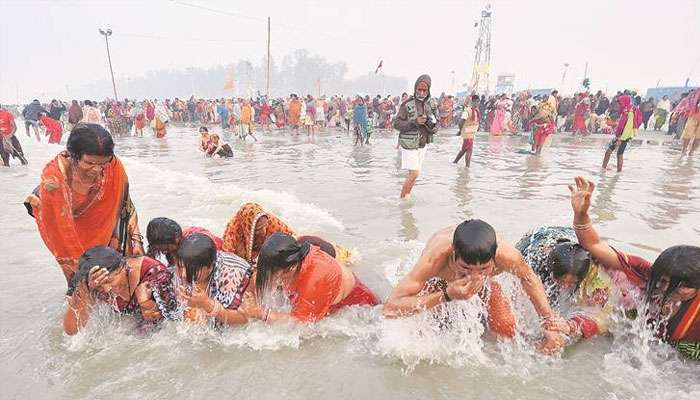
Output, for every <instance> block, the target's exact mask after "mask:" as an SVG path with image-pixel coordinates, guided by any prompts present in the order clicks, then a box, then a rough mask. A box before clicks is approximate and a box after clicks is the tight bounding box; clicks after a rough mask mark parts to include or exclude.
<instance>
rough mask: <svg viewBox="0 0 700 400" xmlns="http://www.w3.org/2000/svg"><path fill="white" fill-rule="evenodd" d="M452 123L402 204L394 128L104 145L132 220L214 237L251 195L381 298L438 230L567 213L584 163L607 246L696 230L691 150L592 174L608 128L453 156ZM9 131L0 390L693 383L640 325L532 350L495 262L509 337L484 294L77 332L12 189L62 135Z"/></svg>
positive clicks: (659, 244) (99, 320) (655, 248)
mask: <svg viewBox="0 0 700 400" xmlns="http://www.w3.org/2000/svg"><path fill="white" fill-rule="evenodd" d="M20 126H21V125H20ZM453 133H454V132H453V131H446V132H441V134H440V135H438V137H437V140H436V143H435V144H434V145H432V147H430V149H429V151H428V155H427V158H426V162H425V164H424V171H423V173H422V175H421V176H420V178H419V180H418V183H417V185H416V187H415V188H414V193H413V197H412V199H411V200H409V201H405V202H402V201H400V200H399V198H398V193H399V191H400V188H401V184H402V182H403V178H404V173H403V172H402V171H400V170H399V166H400V159H399V156H398V152H397V150H396V149H395V144H396V137H395V135H394V134H391V133H378V134H376V135H375V138H374V139H373V143H372V145H371V146H368V147H361V148H360V147H357V148H353V146H352V138H351V137H348V136H346V134H345V133H344V132H336V131H333V132H330V133H325V134H320V135H319V136H318V137H317V138H316V139H314V140H313V141H310V140H309V139H308V138H307V137H306V136H305V135H299V136H296V137H294V136H290V135H289V134H284V135H283V134H280V133H272V134H268V135H260V142H258V143H255V144H247V143H242V142H239V141H235V140H231V143H232V145H233V148H234V152H235V157H234V158H233V159H232V160H218V159H207V158H205V157H203V156H202V154H201V153H200V152H198V151H197V149H196V140H197V139H196V128H185V127H178V128H171V129H170V130H169V132H168V137H167V138H166V139H164V140H155V139H153V138H151V137H147V138H122V139H117V140H116V142H117V145H116V152H117V154H118V155H119V156H120V157H121V158H122V160H123V161H124V164H125V166H126V168H127V172H128V174H129V178H130V182H131V194H132V198H133V201H134V203H135V205H136V207H137V209H138V212H139V217H140V220H141V229H142V232H143V231H145V226H146V224H147V222H148V221H149V220H150V219H151V218H153V217H156V216H167V217H170V218H173V219H175V220H177V221H178V222H180V224H181V225H183V226H189V225H196V226H204V227H206V228H209V229H211V230H212V231H214V232H218V233H219V234H221V233H223V229H224V226H225V225H226V222H227V220H228V218H229V217H230V216H231V215H232V214H233V213H234V212H235V211H236V210H237V208H238V207H239V206H240V205H241V204H242V203H244V202H248V201H255V202H259V203H261V204H262V205H263V206H264V207H265V208H266V209H268V210H270V211H272V212H274V213H275V214H277V215H279V216H280V217H281V218H283V219H284V220H286V221H287V222H289V223H290V224H291V226H292V227H294V228H295V229H296V230H297V232H300V233H303V234H318V235H321V236H323V237H325V238H327V239H329V240H332V241H336V242H338V243H341V244H343V245H345V246H347V247H350V248H353V249H355V251H356V253H357V255H358V260H357V261H356V266H355V267H354V268H355V271H356V273H357V274H358V275H359V276H360V278H361V279H362V280H363V281H364V282H365V283H366V284H367V285H368V286H369V287H370V288H372V289H373V290H375V291H376V292H377V293H378V294H379V295H380V297H382V298H386V296H387V295H388V293H389V291H390V288H391V286H392V285H393V284H395V283H396V282H397V281H398V280H399V279H400V278H401V276H402V275H403V274H405V273H406V271H407V270H408V269H410V268H411V266H412V265H413V263H414V262H415V260H416V259H417V257H418V255H419V253H420V251H421V249H422V247H423V245H424V243H425V242H426V240H427V239H428V238H429V237H430V235H431V234H432V233H433V232H434V231H436V230H438V229H440V228H442V227H444V226H447V225H450V224H455V223H458V222H460V221H462V220H464V219H466V218H475V217H478V218H481V219H484V220H486V221H488V222H489V223H491V224H492V225H493V226H494V227H495V228H496V230H497V231H498V232H499V234H500V235H501V236H502V237H504V238H505V239H507V240H509V241H512V242H515V241H517V240H518V239H519V238H520V237H521V236H522V235H523V234H524V233H526V232H527V231H529V230H531V229H532V228H535V227H536V226H539V225H544V224H561V225H568V224H570V223H571V219H572V215H571V211H570V205H569V200H568V189H567V187H566V185H567V184H569V183H571V182H572V179H573V177H574V176H575V175H579V174H580V175H584V176H588V177H590V178H591V179H593V180H594V181H595V182H596V183H597V185H598V187H597V190H596V192H597V193H596V194H595V197H594V200H593V206H592V216H593V217H594V219H595V222H596V224H597V226H598V227H599V229H600V231H601V233H602V234H603V235H605V237H606V239H607V240H609V241H611V243H613V245H614V246H616V247H618V248H620V249H622V250H625V251H628V252H631V253H634V254H638V255H641V256H645V257H647V258H649V259H653V257H654V256H655V255H656V254H658V252H659V251H660V250H661V249H663V248H665V247H667V246H670V245H673V244H680V243H686V244H698V242H699V240H698V239H699V238H700V227H699V224H698V221H700V201H699V198H700V187H699V185H698V176H699V173H700V160H697V159H696V160H692V159H691V160H688V159H680V158H679V157H678V150H677V149H673V148H671V147H668V146H651V145H641V146H632V147H631V148H629V150H628V152H627V155H626V156H627V157H626V161H627V165H626V168H625V171H624V172H623V173H622V174H617V173H615V172H612V171H608V172H602V171H601V170H600V168H599V165H600V162H601V159H602V153H603V142H602V141H600V140H593V139H591V138H584V139H579V138H574V139H572V138H569V137H562V138H555V140H554V142H553V144H552V146H551V147H550V148H548V149H546V150H545V154H544V155H543V156H542V157H534V156H529V155H525V154H520V153H518V152H517V151H516V150H517V149H524V148H527V147H528V146H527V144H526V142H525V140H524V139H523V138H520V137H498V138H488V137H485V136H480V137H478V139H477V141H476V144H475V151H474V158H473V160H472V167H471V169H469V170H467V169H466V168H465V167H464V166H463V164H460V165H453V164H452V163H451V161H452V159H453V157H454V155H455V153H456V152H457V150H458V148H459V146H460V144H461V142H460V141H461V139H459V138H457V137H455V136H453ZM21 135H24V134H23V133H21ZM21 140H22V142H23V145H24V147H25V152H26V154H27V156H28V158H29V160H30V163H31V164H30V165H29V166H28V167H18V166H13V167H12V168H9V169H8V168H2V169H0V185H1V187H2V192H1V196H2V197H1V198H2V204H3V206H4V211H3V212H2V214H1V215H0V237H2V240H1V241H0V254H2V255H3V259H4V260H5V265H4V271H3V272H4V273H3V289H2V291H0V357H1V359H2V360H3V361H2V363H0V378H1V380H2V382H3V383H2V385H0V398H3V399H5V398H7V399H14V398H21V399H34V398H42V399H82V398H90V399H92V398H98V399H102V398H125V399H131V398H143V399H155V398H204V397H205V396H207V397H208V396H221V397H222V398H233V397H236V398H242V399H247V398H255V399H278V398H285V399H325V398H348V399H349V398H366V399H416V398H426V399H427V398H436V399H457V398H459V399H464V398H473V399H492V398H511V399H545V398H556V399H611V400H613V399H614V400H618V399H638V398H646V399H685V398H687V399H691V398H692V399H698V398H700V379H698V377H699V376H700V365H698V364H692V363H686V362H683V361H681V360H679V359H678V358H677V357H676V356H675V354H674V353H673V351H671V350H669V348H668V347H667V346H665V345H660V344H658V343H655V342H653V341H652V342H650V341H649V340H648V339H649V337H650V336H649V334H648V332H645V331H643V330H641V329H639V328H638V327H636V326H634V325H635V324H634V323H629V322H621V323H620V325H621V326H622V327H621V328H619V329H617V335H615V338H614V339H613V338H611V337H600V338H596V339H594V340H591V341H589V342H586V343H580V344H578V345H575V346H573V347H571V348H569V349H567V351H566V352H565V353H564V354H563V355H561V356H560V357H546V356H541V355H538V354H536V352H535V351H534V350H533V348H534V347H533V343H534V342H535V341H536V339H537V332H538V330H537V328H536V319H535V318H534V314H533V311H532V307H531V306H530V305H529V304H528V302H527V300H524V299H523V298H522V294H521V293H520V291H519V289H518V285H517V284H515V283H513V281H512V280H510V279H509V278H507V277H500V278H499V279H501V281H502V283H503V284H504V285H505V288H506V289H507V290H509V291H510V292H511V293H513V296H514V297H515V303H516V308H517V309H518V310H520V313H521V315H520V316H519V326H521V327H522V328H521V331H522V332H520V333H519V335H518V337H517V338H516V340H514V341H513V342H510V343H497V342H495V341H493V340H492V339H489V338H486V337H482V332H483V327H482V325H481V323H480V322H479V320H480V315H479V312H480V310H481V307H480V305H479V304H478V300H474V301H470V302H464V304H456V303H452V304H450V307H458V308H462V311H463V313H464V315H465V317H464V318H463V319H460V320H458V321H457V322H456V323H455V324H454V325H453V327H452V328H453V329H452V330H451V331H440V330H439V329H436V328H435V327H434V324H433V323H432V321H431V320H430V318H429V317H427V316H425V315H422V316H416V317H413V318H410V319H406V320H398V321H397V320H393V321H385V320H383V319H382V318H380V315H381V309H380V308H379V307H378V308H375V309H350V310H347V311H346V312H343V313H341V314H339V315H337V316H334V317H331V318H328V319H326V320H324V321H322V322H321V323H319V324H317V325H316V326H313V327H295V326H274V327H269V326H265V325H263V324H260V323H253V324H250V325H249V326H246V327H243V328H235V329H226V330H223V331H218V330H214V329H206V328H201V327H192V326H187V325H184V324H176V323H169V324H165V326H164V327H163V329H161V330H159V331H158V332H156V333H154V334H152V335H150V336H146V337H144V336H139V335H137V334H134V333H132V331H131V329H130V328H131V324H130V322H129V320H128V319H124V320H121V319H120V318H118V317H115V316H112V315H110V313H109V312H106V311H105V310H99V312H98V315H97V316H96V317H95V318H93V319H91V322H90V324H89V325H88V327H87V329H85V331H84V332H82V333H81V334H79V335H77V336H76V337H72V338H69V337H67V336H64V335H63V332H62V324H61V321H62V320H61V318H62V312H63V310H64V307H65V304H64V292H65V281H64V279H63V276H62V274H61V273H60V270H59V268H58V267H57V266H56V264H55V262H54V260H53V259H52V257H51V256H50V254H49V252H48V251H47V250H46V248H45V247H44V245H43V242H42V241H41V239H40V237H39V234H38V232H37V229H36V226H35V224H34V222H33V220H32V219H31V218H30V217H29V216H27V214H26V212H25V211H24V208H23V207H22V205H21V202H22V200H23V198H24V196H25V195H26V194H27V193H29V192H30V190H31V189H32V188H33V187H34V186H35V185H37V184H38V182H39V175H40V172H41V168H42V167H43V165H44V164H45V163H46V162H47V161H48V160H49V159H50V158H51V157H52V156H54V155H55V154H56V153H57V152H58V151H59V150H60V149H61V148H60V147H59V146H56V145H48V144H46V143H42V144H37V143H36V142H35V141H33V140H28V139H27V138H26V137H24V136H23V137H22V138H21ZM64 141H65V137H64ZM612 164H614V159H613V160H612V162H611V165H612ZM625 324H627V325H631V326H628V327H625V326H624V325H625ZM613 330H614V331H615V329H613Z"/></svg>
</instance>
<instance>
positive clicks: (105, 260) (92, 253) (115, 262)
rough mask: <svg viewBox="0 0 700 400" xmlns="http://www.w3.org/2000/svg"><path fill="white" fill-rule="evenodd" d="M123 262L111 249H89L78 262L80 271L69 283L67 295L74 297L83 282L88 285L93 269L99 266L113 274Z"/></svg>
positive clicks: (103, 247)
mask: <svg viewBox="0 0 700 400" xmlns="http://www.w3.org/2000/svg"><path fill="white" fill-rule="evenodd" d="M123 260H124V259H123V258H122V256H121V255H120V254H119V253H118V252H117V251H116V250H114V249H113V248H111V247H107V246H95V247H93V248H91V249H88V250H87V251H86V252H85V253H83V254H82V255H81V256H80V259H79V260H78V271H76V272H75V274H74V275H73V278H71V280H70V282H68V292H66V295H68V296H72V295H73V293H74V292H75V290H76V289H77V288H78V286H80V283H81V282H82V281H85V283H87V280H88V275H89V274H90V270H91V269H92V267H95V266H98V265H99V266H100V267H101V268H104V269H106V270H107V272H110V273H111V272H114V271H116V270H117V269H119V267H120V266H121V265H122V261H123Z"/></svg>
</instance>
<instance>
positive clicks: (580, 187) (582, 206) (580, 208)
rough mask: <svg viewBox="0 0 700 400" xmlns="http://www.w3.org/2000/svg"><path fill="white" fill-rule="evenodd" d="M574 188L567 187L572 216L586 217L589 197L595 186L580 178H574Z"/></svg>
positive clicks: (589, 205) (572, 186) (589, 204)
mask: <svg viewBox="0 0 700 400" xmlns="http://www.w3.org/2000/svg"><path fill="white" fill-rule="evenodd" d="M574 180H575V182H576V186H575V187H574V185H569V191H570V192H571V208H572V209H573V210H574V214H577V215H586V214H588V209H589V208H590V207H591V196H592V195H593V191H594V190H595V184H594V183H593V182H592V181H589V180H587V179H585V178H584V177H582V176H577V177H576V178H574Z"/></svg>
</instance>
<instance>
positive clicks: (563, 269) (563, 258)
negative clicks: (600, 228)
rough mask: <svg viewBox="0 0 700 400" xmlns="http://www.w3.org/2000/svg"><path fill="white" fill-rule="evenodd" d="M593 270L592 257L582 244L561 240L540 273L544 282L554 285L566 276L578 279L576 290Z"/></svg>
mask: <svg viewBox="0 0 700 400" xmlns="http://www.w3.org/2000/svg"><path fill="white" fill-rule="evenodd" d="M590 268H591V255H590V253H588V251H586V249H584V248H583V247H582V246H581V245H580V244H578V243H573V242H571V241H570V240H569V239H559V240H557V244H556V245H555V246H554V247H553V248H552V250H551V251H550V252H549V255H547V260H546V261H545V266H544V268H542V270H541V271H540V278H541V279H542V282H545V283H553V282H552V280H553V279H560V278H562V277H563V276H564V275H566V274H571V275H574V276H575V277H576V289H575V290H574V291H576V290H578V288H579V285H580V284H581V281H582V280H583V278H585V277H586V274H588V270H589V269H590Z"/></svg>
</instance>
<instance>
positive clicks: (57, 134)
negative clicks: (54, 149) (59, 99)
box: [40, 115, 63, 143]
mask: <svg viewBox="0 0 700 400" xmlns="http://www.w3.org/2000/svg"><path fill="white" fill-rule="evenodd" d="M40 120H41V123H42V124H43V125H44V127H46V136H48V137H49V143H60V142H61V137H62V136H63V125H61V123H60V122H58V121H56V120H55V119H53V118H51V117H48V116H46V115H44V116H43V117H41V118H40Z"/></svg>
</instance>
